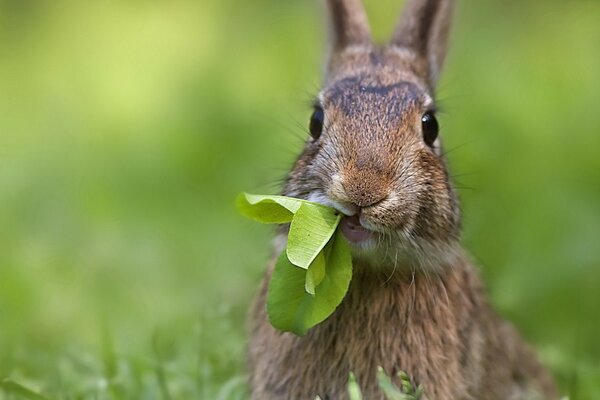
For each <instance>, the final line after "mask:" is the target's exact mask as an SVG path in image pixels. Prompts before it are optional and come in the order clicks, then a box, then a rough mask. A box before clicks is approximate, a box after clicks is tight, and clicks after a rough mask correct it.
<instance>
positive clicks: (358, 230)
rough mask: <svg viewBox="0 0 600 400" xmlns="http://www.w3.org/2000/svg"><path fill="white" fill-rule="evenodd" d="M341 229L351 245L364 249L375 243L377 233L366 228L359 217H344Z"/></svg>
mask: <svg viewBox="0 0 600 400" xmlns="http://www.w3.org/2000/svg"><path fill="white" fill-rule="evenodd" d="M340 229H341V230H342V233H343V234H344V237H345V238H346V239H347V240H348V242H350V244H351V245H355V246H358V247H362V248H364V247H370V245H371V244H372V243H374V242H375V237H376V232H373V231H371V230H369V229H367V228H365V227H364V226H363V225H362V224H361V223H360V218H359V216H358V215H353V216H351V217H344V218H343V219H342V221H341V222H340Z"/></svg>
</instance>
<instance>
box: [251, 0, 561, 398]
mask: <svg viewBox="0 0 600 400" xmlns="http://www.w3.org/2000/svg"><path fill="white" fill-rule="evenodd" d="M328 4H329V6H330V11H331V14H332V43H333V46H332V53H331V56H330V62H329V65H328V69H327V79H326V84H325V86H324V88H323V90H322V91H321V93H320V94H319V98H318V103H319V106H320V107H322V108H323V110H324V112H325V125H324V129H323V133H322V135H321V137H319V138H318V139H315V140H313V139H311V140H309V141H308V142H307V144H306V147H305V149H304V152H303V153H302V155H301V156H300V157H299V159H298V161H297V162H296V165H295V166H294V168H293V170H292V172H291V173H290V175H289V178H288V181H287V184H286V187H285V189H284V194H285V195H288V196H294V197H298V198H305V199H309V200H313V201H320V202H322V203H324V204H328V205H331V206H334V207H336V208H338V209H339V210H340V211H342V212H344V213H346V214H348V215H352V214H358V215H359V216H360V221H361V223H362V224H363V225H364V226H366V227H367V228H369V229H371V230H372V231H374V232H375V233H376V237H377V243H376V244H375V245H373V246H371V247H369V248H360V247H358V248H357V247H355V248H353V264H354V275H353V278H352V283H351V286H350V290H349V292H348V294H347V296H346V298H345V299H344V301H343V302H342V304H341V305H340V306H339V307H338V309H337V310H336V311H335V312H334V314H333V315H332V316H331V317H329V318H328V319H327V320H326V321H325V322H323V323H321V324H319V325H317V326H316V327H314V328H313V329H312V330H310V331H309V332H308V334H307V335H306V336H305V337H296V336H294V335H292V334H289V333H280V332H277V331H275V330H274V329H273V328H272V327H271V325H270V324H269V322H268V320H267V317H266V313H265V297H266V288H267V283H268V280H269V278H270V275H271V272H272V268H273V264H274V259H273V260H272V262H271V264H270V266H269V268H268V269H267V273H266V275H265V279H264V281H263V285H262V289H261V291H260V294H259V296H258V298H257V301H256V303H255V306H254V308H253V311H252V314H251V320H252V325H253V326H252V339H251V343H250V349H249V361H250V371H251V388H252V396H253V398H254V399H257V400H269V399H295V400H302V399H307V400H308V399H310V400H313V399H314V398H315V396H317V395H319V396H321V398H322V399H323V400H325V399H330V400H334V399H335V400H337V399H345V398H347V394H346V384H347V380H348V374H349V373H350V371H352V372H354V374H355V375H356V377H357V379H358V382H359V385H360V386H361V388H362V390H363V391H364V397H365V399H368V400H371V399H381V398H382V394H381V392H380V391H379V389H378V388H377V384H376V369H377V367H378V366H381V367H383V368H384V370H385V371H386V372H387V373H388V374H390V375H395V374H396V373H397V372H398V371H400V370H402V371H405V372H407V373H408V374H409V375H410V376H411V377H412V378H413V379H414V381H415V384H422V385H423V386H424V388H425V396H426V398H427V399H428V400H469V399H472V400H475V399H478V400H479V399H481V400H506V399H512V400H521V399H526V398H527V396H528V395H530V394H531V393H532V392H539V393H541V394H542V395H543V396H544V398H547V399H556V398H557V397H558V395H557V390H556V388H555V386H554V383H553V381H552V378H551V377H550V375H549V374H548V373H547V372H546V371H545V370H544V369H543V367H542V366H541V365H540V364H539V363H538V361H537V360H536V357H535V355H534V354H533V353H532V351H531V350H530V349H529V348H528V346H527V345H526V344H525V343H524V342H523V341H522V340H521V339H520V337H519V335H518V334H517V333H516V332H515V331H514V330H513V329H512V328H511V326H510V325H509V324H508V323H507V322H504V321H503V320H501V319H500V318H498V317H497V316H496V314H495V313H494V312H493V311H492V309H491V308H490V306H489V305H488V302H487V300H486V296H485V293H484V290H483V289H482V284H481V282H480V279H479V277H478V274H477V272H476V270H475V269H474V268H473V267H472V266H471V264H470V263H469V261H468V258H467V257H466V256H465V255H464V253H463V251H462V250H461V249H460V245H459V231H460V212H459V207H458V201H457V197H456V195H455V191H454V189H453V187H452V185H451V183H450V181H449V177H448V173H447V168H446V164H445V161H444V158H443V155H442V152H441V147H440V144H439V142H436V144H435V145H434V146H432V147H429V146H428V145H427V144H425V143H424V140H423V133H422V131H421V116H422V115H423V114H424V113H425V112H427V111H431V110H435V104H434V99H433V88H434V86H435V83H436V81H437V78H438V74H439V70H440V68H441V65H442V63H443V59H444V56H445V52H446V50H445V49H446V41H447V35H448V26H449V20H450V15H451V11H452V2H451V1H450V0H409V2H408V4H407V6H406V11H405V13H404V14H403V17H402V18H401V21H400V24H399V26H398V28H397V29H396V33H395V35H394V38H393V40H392V42H391V43H390V45H388V46H386V47H377V46H375V45H372V44H371V43H370V38H369V28H368V24H367V19H366V16H365V14H364V10H363V9H362V6H361V4H360V2H359V1H358V0H329V2H328ZM284 237H285V235H283V234H282V239H284ZM283 243H284V240H281V241H279V245H278V246H277V249H276V253H279V252H280V251H281V250H282V249H283V246H282V244H283Z"/></svg>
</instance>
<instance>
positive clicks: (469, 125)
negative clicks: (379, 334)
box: [0, 0, 600, 400]
mask: <svg viewBox="0 0 600 400" xmlns="http://www.w3.org/2000/svg"><path fill="white" fill-rule="evenodd" d="M367 6H368V9H369V12H370V14H371V17H372V20H373V31H374V32H375V34H376V35H377V37H380V38H383V37H384V36H385V35H387V34H388V33H389V31H390V30H391V25H392V23H393V21H392V19H393V18H391V15H392V14H395V13H396V10H399V8H400V4H399V3H398V2H397V1H395V0H394V1H392V0H381V1H379V0H378V1H375V0H369V1H367ZM457 18H458V20H457V29H456V31H455V34H454V44H453V48H452V51H451V53H450V56H449V59H448V68H447V70H446V73H445V75H444V79H443V81H442V83H441V86H440V100H441V106H442V110H443V111H444V115H442V117H441V120H440V122H441V125H442V136H443V138H444V140H445V145H446V148H447V149H448V150H450V153H449V158H450V163H451V167H452V173H453V175H455V176H456V180H457V181H458V186H459V187H460V194H461V198H462V205H463V209H464V240H463V241H464V244H465V247H466V248H468V249H469V251H470V252H471V253H472V254H473V255H474V259H475V260H476V261H477V263H478V264H479V265H481V270H482V274H483V276H484V278H485V280H486V282H487V285H488V288H489V291H490V296H491V299H492V301H493V303H494V304H495V306H496V307H497V308H498V309H499V310H500V312H501V313H502V314H503V315H505V316H506V317H508V318H509V319H510V320H512V321H514V323H515V324H516V325H517V326H518V328H519V330H520V331H521V332H522V333H523V335H524V336H525V337H526V338H527V339H528V340H529V341H530V342H532V343H534V344H535V346H536V348H537V349H538V351H539V352H540V354H541V356H542V358H543V359H544V361H545V362H546V363H547V364H548V365H549V366H550V367H551V368H552V369H553V371H554V372H555V374H556V376H557V378H558V379H559V381H560V384H561V387H562V389H563V392H564V393H565V394H568V395H569V396H570V398H571V400H587V399H596V398H598V397H599V396H600V363H599V361H600V342H599V341H598V337H599V336H600V319H598V318H597V313H598V311H597V306H598V304H600V291H598V287H600V268H599V267H600V247H599V246H598V244H597V242H598V238H599V237H600V211H599V210H600V209H599V208H598V204H600V173H599V171H600V157H598V154H599V149H600V135H598V129H599V127H600V113H598V111H597V105H598V104H600V75H599V74H598V71H600V47H599V46H598V45H597V43H600V25H599V24H598V19H599V18H600V3H598V2H594V1H588V0H573V1H569V2H563V1H557V0H556V1H551V0H548V1H543V2H542V1H534V0H530V1H520V0H519V1H518V0H509V1H503V2H491V1H485V2H484V1H466V0H465V1H464V2H461V5H460V9H459V12H458V14H457ZM321 22H322V18H321V16H320V10H319V7H317V6H315V5H314V4H313V3H311V2H306V1H300V0H294V1H279V0H257V1H252V2H234V1H233V0H224V1H223V0H202V1H196V0H177V1H162V0H157V1H150V0H137V1H131V2H117V1H105V2H72V1H67V0H57V1H44V0H39V1H27V2H26V1H21V0H5V1H2V2H0V60H1V61H0V223H1V225H0V226H2V229H0V382H2V384H1V387H2V389H1V390H0V399H4V398H7V399H15V398H27V397H28V396H29V398H35V395H32V394H31V393H30V392H29V391H32V392H33V393H41V394H43V396H46V397H48V398H52V399H79V398H81V399H103V398H107V399H108V398H148V399H154V398H156V399H168V398H172V399H188V398H202V399H219V398H225V399H229V398H236V396H237V397H240V398H245V395H244V393H245V387H244V383H243V380H244V376H245V370H244V365H245V360H244V358H245V357H244V354H245V350H244V349H245V343H246V338H247V332H246V323H245V318H246V310H247V308H248V305H249V303H250V301H251V299H252V296H253V294H254V292H255V290H256V288H257V286H258V282H259V280H260V276H261V274H262V270H263V268H264V265H265V261H266V259H267V258H268V256H269V251H270V249H269V238H270V237H271V233H272V231H271V230H270V229H269V228H268V227H262V226H257V225H255V224H254V223H252V222H250V221H246V220H244V219H243V218H242V217H240V216H239V215H237V214H236V212H235V209H234V207H233V200H234V198H235V196H236V194H237V193H239V192H240V191H243V190H247V191H251V192H256V193H275V192H276V191H277V189H278V187H279V182H280V180H281V179H282V178H283V176H284V174H285V171H286V170H287V169H288V168H289V166H290V165H291V163H292V161H293V159H294V157H295V155H296V154H297V153H298V151H299V150H300V148H301V144H302V140H303V138H305V137H306V133H305V130H306V129H305V125H306V122H307V120H308V117H309V115H310V109H309V108H310V107H309V103H310V99H311V96H312V95H314V94H315V93H316V91H317V90H318V85H319V82H320V75H319V72H320V70H321V59H322V57H321V56H322V50H323V48H324V45H323V33H324V30H323V29H322V23H321ZM407 372H408V373H410V371H407ZM20 385H22V386H20ZM23 388H27V389H23ZM32 396H33V397H32Z"/></svg>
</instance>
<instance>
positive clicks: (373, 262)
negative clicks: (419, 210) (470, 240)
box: [345, 232, 463, 272]
mask: <svg viewBox="0 0 600 400" xmlns="http://www.w3.org/2000/svg"><path fill="white" fill-rule="evenodd" d="M345 236H346V235H345ZM347 239H348V238H347ZM348 243H349V244H350V248H351V249H352V259H353V260H354V261H355V264H359V265H360V266H367V267H370V268H375V269H377V270H390V271H396V272H402V271H410V272H416V271H419V270H420V271H427V272H430V271H431V272H435V271H440V272H441V271H443V270H444V269H446V268H450V267H452V265H454V264H456V262H457V260H460V259H461V257H462V256H463V254H462V250H461V247H460V245H459V244H458V242H456V243H453V242H443V243H431V242H430V241H426V240H424V239H418V238H417V239H415V238H410V239H408V238H403V237H402V235H397V234H386V233H379V232H372V237H370V238H368V239H367V240H364V241H360V242H353V241H351V240H348Z"/></svg>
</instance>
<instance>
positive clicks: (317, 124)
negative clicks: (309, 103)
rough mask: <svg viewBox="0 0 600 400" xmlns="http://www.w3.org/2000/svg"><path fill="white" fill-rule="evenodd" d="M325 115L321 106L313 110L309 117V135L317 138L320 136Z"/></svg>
mask: <svg viewBox="0 0 600 400" xmlns="http://www.w3.org/2000/svg"><path fill="white" fill-rule="evenodd" d="M324 118H325V115H324V114H323V109H322V108H321V107H316V108H315V111H313V113H312V116H311V117H310V125H309V129H310V135H311V136H312V137H313V139H315V140H317V139H318V138H319V137H320V136H321V132H323V119H324Z"/></svg>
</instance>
